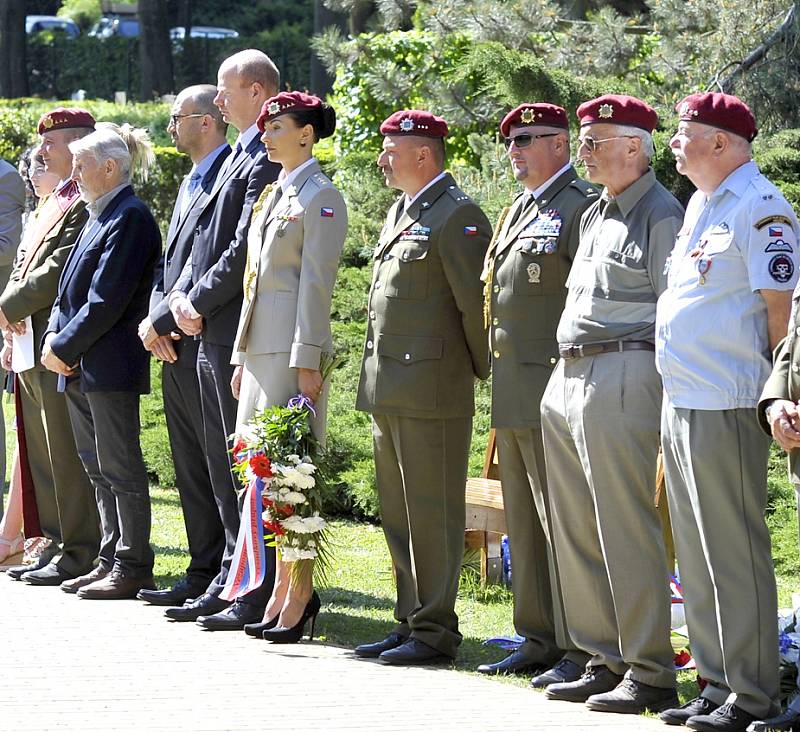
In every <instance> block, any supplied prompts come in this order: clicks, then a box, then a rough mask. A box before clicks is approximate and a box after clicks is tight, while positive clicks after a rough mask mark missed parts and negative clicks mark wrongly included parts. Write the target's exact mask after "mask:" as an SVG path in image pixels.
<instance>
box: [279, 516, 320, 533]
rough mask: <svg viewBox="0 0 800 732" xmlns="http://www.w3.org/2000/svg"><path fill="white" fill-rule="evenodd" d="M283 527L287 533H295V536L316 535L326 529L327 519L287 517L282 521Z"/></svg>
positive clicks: (318, 517)
mask: <svg viewBox="0 0 800 732" xmlns="http://www.w3.org/2000/svg"><path fill="white" fill-rule="evenodd" d="M281 525H282V526H283V528H284V529H286V531H293V532H294V533H295V534H316V533H317V532H318V531H322V529H324V528H325V525H326V524H325V519H324V518H322V517H321V516H308V517H306V518H303V517H302V516H287V517H286V518H285V519H283V520H282V521H281Z"/></svg>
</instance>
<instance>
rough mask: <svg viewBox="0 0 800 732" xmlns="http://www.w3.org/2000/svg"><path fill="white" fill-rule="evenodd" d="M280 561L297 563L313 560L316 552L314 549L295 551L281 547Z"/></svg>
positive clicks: (291, 548)
mask: <svg viewBox="0 0 800 732" xmlns="http://www.w3.org/2000/svg"><path fill="white" fill-rule="evenodd" d="M280 552H281V559H282V560H283V561H284V562H297V561H299V560H301V559H315V558H316V556H317V552H316V550H315V549H295V548H293V547H288V546H284V547H281V550H280Z"/></svg>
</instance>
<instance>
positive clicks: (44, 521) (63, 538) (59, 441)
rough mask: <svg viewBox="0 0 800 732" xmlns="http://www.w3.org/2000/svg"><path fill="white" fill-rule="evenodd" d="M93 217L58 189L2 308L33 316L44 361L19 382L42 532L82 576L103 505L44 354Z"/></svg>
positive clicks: (64, 564) (1, 299) (65, 564)
mask: <svg viewBox="0 0 800 732" xmlns="http://www.w3.org/2000/svg"><path fill="white" fill-rule="evenodd" d="M59 201H60V205H59ZM67 204H69V205H68V207H67ZM88 217H89V215H88V212H87V210H86V204H85V203H84V202H83V201H82V200H80V199H75V200H73V201H71V200H70V199H65V198H64V197H63V196H62V197H60V198H59V194H58V193H54V194H53V195H52V196H51V197H50V198H48V199H46V200H45V201H44V202H43V203H42V204H41V205H40V208H39V211H38V214H37V218H36V221H35V222H34V223H33V225H34V226H37V227H39V228H38V229H37V230H36V233H35V234H34V237H33V238H32V239H30V240H27V242H26V244H27V251H26V252H25V253H24V255H23V256H22V257H20V258H19V259H18V261H17V262H16V264H15V266H14V270H13V271H12V273H11V279H10V281H9V283H8V286H7V287H6V288H5V290H4V291H3V293H2V295H0V308H1V309H2V310H3V313H4V314H5V316H6V317H7V318H8V320H9V321H10V322H12V323H14V322H17V321H20V320H23V319H25V318H26V317H28V316H31V320H32V323H33V345H34V356H35V363H36V366H34V367H33V368H32V369H30V370H28V371H23V372H22V373H20V374H19V382H18V383H19V385H20V389H21V392H20V399H21V403H22V418H23V424H24V426H25V439H26V444H27V448H28V461H29V463H30V467H31V474H32V478H33V483H34V489H35V494H36V504H37V508H38V511H39V520H40V524H41V527H42V531H43V533H44V534H45V536H47V537H48V538H51V539H54V541H56V542H59V541H60V542H62V546H61V554H60V555H59V556H57V557H56V558H55V559H54V560H53V561H54V562H56V563H57V564H58V566H59V567H60V568H61V569H63V570H64V571H65V572H67V573H69V574H73V575H75V576H77V575H81V574H84V573H86V572H88V571H90V570H91V568H92V562H93V561H94V558H95V557H96V556H97V549H98V544H99V540H100V533H99V521H98V517H97V504H96V502H95V499H94V491H93V490H92V487H91V484H90V483H89V479H88V478H87V476H86V472H85V471H84V469H83V465H82V464H81V462H80V459H79V458H78V451H77V448H76V447H75V440H74V438H73V434H72V425H71V423H70V420H69V415H68V413H67V403H66V399H65V396H64V394H63V393H59V392H58V391H57V382H58V375H57V374H55V373H52V372H51V371H48V370H47V369H45V368H44V366H42V365H41V363H40V358H41V342H42V338H43V336H44V333H45V331H46V330H47V321H48V318H49V316H50V309H51V307H52V305H53V301H54V300H55V298H56V294H57V292H58V280H59V277H60V276H61V270H62V269H63V267H64V264H65V262H66V261H67V257H68V256H69V253H70V251H71V249H72V247H73V246H74V244H75V242H76V241H77V240H78V236H79V235H80V233H81V230H82V229H83V225H84V224H85V223H86V221H87V219H88ZM37 234H38V235H37Z"/></svg>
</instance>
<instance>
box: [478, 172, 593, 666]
mask: <svg viewBox="0 0 800 732" xmlns="http://www.w3.org/2000/svg"><path fill="white" fill-rule="evenodd" d="M530 198H531V194H530V193H527V192H526V193H523V194H521V195H520V196H518V197H517V199H516V200H515V202H514V204H513V205H512V206H511V209H510V210H509V212H508V215H507V216H506V218H505V223H504V225H503V227H502V229H501V230H500V232H499V233H498V235H497V238H496V241H495V245H494V247H493V249H492V251H491V253H490V255H491V256H490V257H489V259H488V260H487V265H488V266H487V272H488V273H489V277H487V280H488V282H487V284H488V285H489V294H490V297H491V300H490V311H489V317H490V324H489V325H490V327H489V334H490V344H491V345H490V348H491V351H492V372H493V373H492V426H493V427H495V428H496V429H497V448H498V455H499V463H500V477H501V479H502V487H503V502H504V504H505V512H506V523H507V525H508V535H509V540H510V543H511V557H512V577H513V579H512V588H513V591H514V627H515V628H516V631H517V633H518V634H519V635H521V636H522V637H524V638H525V639H526V642H525V643H524V644H523V645H522V647H521V648H520V651H521V652H522V653H524V654H525V655H526V656H527V657H528V658H530V660H531V661H532V662H540V663H544V664H549V663H551V662H552V661H554V660H557V659H558V658H559V657H560V656H561V654H562V652H563V650H565V649H569V650H570V651H571V653H570V656H569V657H570V660H573V661H574V662H575V663H577V664H579V665H583V664H585V663H586V661H587V660H588V657H587V656H586V654H584V653H581V652H577V650H576V649H575V647H574V644H573V643H572V641H571V640H570V638H569V635H568V633H567V630H566V625H565V622H564V614H563V609H562V600H561V590H560V587H559V581H558V573H557V569H556V564H555V560H554V554H553V548H552V535H551V526H550V506H549V499H548V494H547V481H546V474H545V460H544V447H543V445H542V431H541V426H540V424H541V422H540V403H541V400H542V395H543V393H544V389H545V386H546V385H547V381H548V379H549V378H550V373H551V371H552V368H553V365H554V364H555V363H556V362H557V361H558V344H557V342H556V338H555V333H556V326H557V325H558V319H559V317H560V316H561V311H562V310H563V309H564V300H565V298H566V294H567V291H566V288H565V282H566V279H567V275H568V274H569V269H570V266H571V265H572V260H573V258H574V256H575V252H576V250H577V248H578V239H579V233H580V218H581V214H583V212H584V211H585V210H586V208H587V207H588V206H589V205H590V204H591V202H592V201H593V200H595V199H596V198H597V191H596V190H595V189H594V188H593V187H592V186H590V185H589V184H588V183H586V182H584V181H582V180H581V179H580V178H578V175H577V173H576V172H575V169H574V168H573V167H571V166H570V167H569V169H568V170H566V171H564V172H563V173H561V174H560V175H559V176H558V177H557V178H556V179H555V180H554V181H553V182H552V183H551V184H550V185H549V186H548V187H547V189H546V190H545V191H543V192H542V193H541V195H539V196H538V198H536V200H535V202H534V201H530V200H529V199H530ZM520 209H522V211H520Z"/></svg>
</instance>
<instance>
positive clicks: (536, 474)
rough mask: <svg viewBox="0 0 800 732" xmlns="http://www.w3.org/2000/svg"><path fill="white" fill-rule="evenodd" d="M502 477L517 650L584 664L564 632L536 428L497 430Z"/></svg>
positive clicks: (549, 660)
mask: <svg viewBox="0 0 800 732" xmlns="http://www.w3.org/2000/svg"><path fill="white" fill-rule="evenodd" d="M495 434H496V439H497V453H498V460H499V465H500V479H501V483H502V488H503V504H504V506H505V514H506V525H507V527H508V539H509V543H510V545H511V562H512V577H513V579H512V582H511V588H512V591H513V593H514V628H515V629H516V631H517V633H518V634H519V635H521V636H522V637H523V638H525V643H524V644H523V645H522V647H521V648H520V650H521V652H522V653H524V654H525V655H526V656H527V657H529V658H530V659H531V660H532V661H541V662H542V663H545V664H551V663H553V662H555V661H557V660H558V659H559V658H560V657H561V656H562V655H563V653H564V651H568V653H567V657H568V658H569V659H570V660H572V661H574V662H575V663H577V664H578V665H580V666H583V665H584V664H586V662H587V661H588V656H587V654H585V653H583V652H581V651H578V650H577V649H576V648H575V644H574V643H573V642H572V640H571V639H570V637H569V633H568V632H567V626H566V621H565V619H564V604H563V600H562V597H561V587H560V586H559V579H558V569H557V567H556V562H555V558H554V554H553V543H552V538H551V537H552V526H551V524H552V522H551V519H550V503H549V498H548V495H547V493H548V492H547V474H546V472H545V459H544V445H543V444H542V431H541V429H539V428H522V429H505V428H498V429H497V430H496V433H495Z"/></svg>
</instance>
